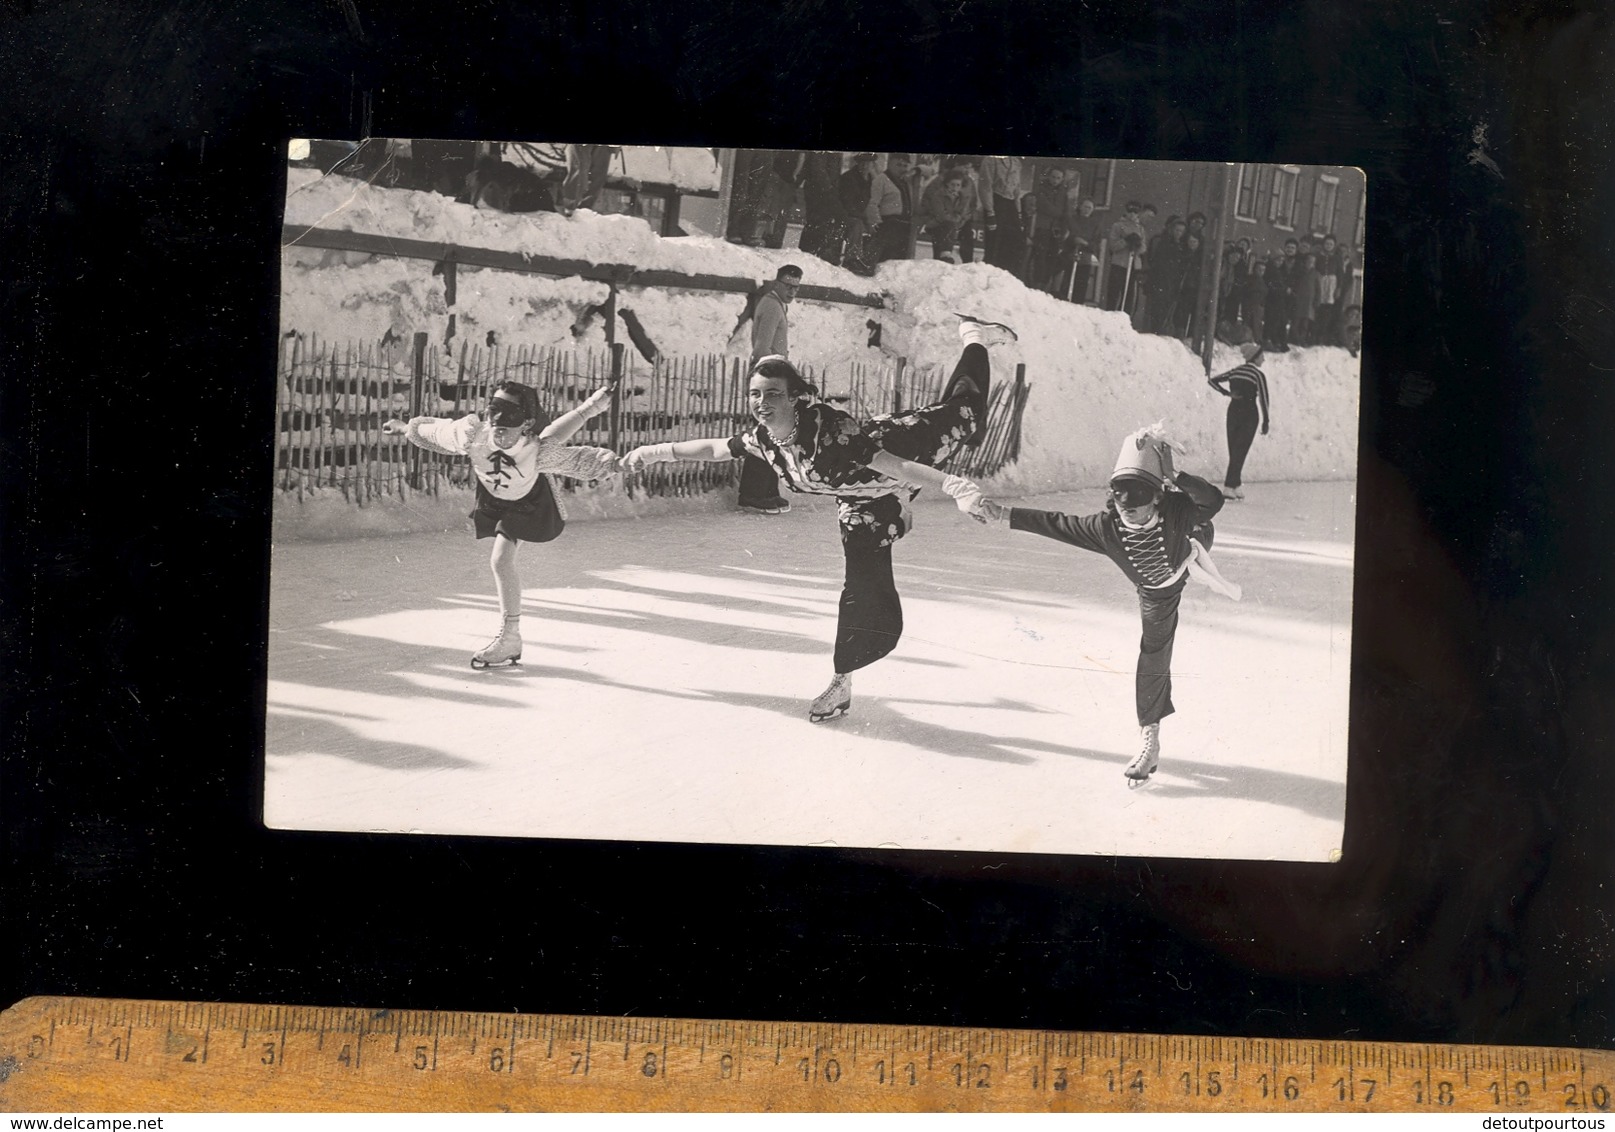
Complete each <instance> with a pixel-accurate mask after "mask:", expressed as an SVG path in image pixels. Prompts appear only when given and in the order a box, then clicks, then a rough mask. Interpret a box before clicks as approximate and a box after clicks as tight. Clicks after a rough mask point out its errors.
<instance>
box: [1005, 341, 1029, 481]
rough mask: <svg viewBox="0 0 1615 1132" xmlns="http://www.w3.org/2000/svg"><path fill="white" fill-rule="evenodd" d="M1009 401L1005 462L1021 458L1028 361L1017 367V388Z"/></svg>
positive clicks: (1013, 390)
mask: <svg viewBox="0 0 1615 1132" xmlns="http://www.w3.org/2000/svg"><path fill="white" fill-rule="evenodd" d="M1010 392H1011V399H1010V402H1009V412H1010V418H1009V420H1010V425H1009V442H1008V443H1007V444H1006V445H1005V446H1004V459H1005V462H1006V463H1007V462H1010V461H1013V460H1019V459H1020V458H1021V413H1022V412H1023V411H1024V410H1025V408H1026V363H1025V362H1021V363H1019V364H1018V365H1016V367H1015V388H1014V389H1012V390H1011V391H1010Z"/></svg>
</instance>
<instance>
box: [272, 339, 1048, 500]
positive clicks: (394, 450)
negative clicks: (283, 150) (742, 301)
mask: <svg viewBox="0 0 1615 1132" xmlns="http://www.w3.org/2000/svg"><path fill="white" fill-rule="evenodd" d="M803 370H804V372H805V374H806V376H808V377H809V379H810V380H813V381H815V382H816V383H817V384H818V385H819V386H820V389H821V393H822V395H823V396H824V397H825V398H826V399H827V400H829V401H830V402H832V403H834V404H838V405H841V406H842V407H844V408H846V409H847V411H849V412H850V413H852V414H853V415H854V416H855V417H858V418H859V419H866V418H868V417H870V416H874V415H877V414H880V413H887V412H895V411H900V410H903V409H909V408H914V407H916V406H919V405H924V404H927V403H929V402H932V401H934V400H936V399H937V397H939V396H940V394H941V391H942V385H943V382H944V381H945V380H946V377H947V372H946V371H944V370H942V369H938V368H918V367H911V366H908V365H906V364H905V363H904V362H903V361H902V360H901V359H899V360H898V361H897V362H896V363H894V364H892V365H879V364H875V365H853V366H851V367H849V368H848V369H847V370H845V371H841V372H838V373H835V374H829V373H815V372H814V371H813V369H812V367H808V366H804V367H803ZM614 377H616V378H618V384H617V386H616V388H617V396H616V397H615V398H614V399H613V404H612V408H611V411H610V412H608V413H602V414H601V415H600V416H598V417H596V418H595V419H594V420H593V421H592V422H591V423H589V424H587V425H585V426H584V428H583V429H582V430H581V431H580V432H578V433H577V434H576V436H575V437H574V443H577V444H593V445H599V446H601V447H606V448H611V449H613V450H615V451H617V452H626V451H628V450H629V449H630V448H633V447H635V446H637V445H640V444H652V443H660V442H663V441H669V440H686V439H691V438H694V437H705V436H727V435H732V434H734V433H736V432H740V431H741V430H743V429H744V428H746V427H748V426H749V424H750V423H751V420H750V416H749V414H748V413H747V411H746V398H745V378H746V369H745V365H744V363H743V362H742V361H741V360H740V359H738V358H729V357H723V356H719V355H708V356H702V357H691V358H663V359H661V360H659V361H658V362H657V363H656V364H655V365H654V366H645V365H644V364H643V363H641V362H640V360H639V358H638V356H637V355H635V354H632V353H625V352H624V351H623V350H622V349H621V347H620V346H619V347H618V348H617V349H616V350H615V351H611V350H577V351H573V350H558V349H555V348H553V347H547V346H519V345H516V346H503V347H492V348H487V349H484V348H482V347H478V346H474V345H471V344H470V343H462V345H461V348H460V351H459V356H458V358H457V359H452V360H451V359H449V358H447V357H445V356H444V355H443V354H442V353H441V352H439V351H437V350H432V349H428V348H427V342H426V336H425V335H424V334H417V335H415V337H414V339H413V341H410V342H404V341H395V342H390V343H388V344H386V345H382V346H376V345H371V344H356V343H351V342H343V343H336V342H326V341H320V340H319V339H317V338H313V337H310V338H308V339H306V340H305V339H303V338H300V337H291V338H286V339H283V340H282V343H281V353H280V362H279V366H278V381H277V386H276V389H277V392H276V410H277V429H276V441H275V485H276V487H277V489H278V490H280V491H282V492H285V493H287V494H288V495H289V496H290V495H295V496H296V498H297V499H298V500H299V501H301V500H302V499H303V498H304V496H305V495H306V494H308V493H309V492H311V491H313V490H316V489H321V490H324V489H334V490H337V491H340V492H341V493H342V496H343V498H344V499H346V500H347V501H348V502H350V503H353V504H355V505H357V506H365V505H367V504H369V503H370V502H371V501H372V500H375V499H376V498H378V497H388V496H395V497H401V496H404V495H405V494H407V493H408V492H411V491H419V492H425V493H428V494H437V493H438V492H440V491H441V490H443V489H444V488H445V487H451V488H463V487H467V486H469V484H470V479H471V470H470V467H469V465H468V463H467V461H466V459H465V458H464V457H462V456H446V455H442V454H440V453H434V452H427V451H425V450H423V449H420V448H416V447H415V446H414V445H411V444H410V443H409V442H408V441H407V440H405V439H404V438H403V437H402V436H390V435H387V434H386V433H384V432H382V429H381V426H382V422H384V421H386V420H389V419H400V420H403V419H408V418H409V417H411V416H435V417H460V416H464V415H465V414H466V413H469V412H474V411H477V410H478V409H480V408H481V407H482V406H483V404H484V403H485V402H486V400H487V398H488V396H489V394H490V393H491V392H492V391H493V389H494V387H495V386H497V385H498V384H499V383H500V382H502V381H519V382H521V383H523V384H525V385H530V386H532V387H533V388H534V389H536V390H537V391H538V394H539V400H540V402H541V403H542V404H543V405H544V406H545V408H546V409H547V410H548V411H549V412H550V413H552V414H553V415H557V416H558V415H560V414H561V413H563V412H566V411H567V410H568V409H570V408H572V407H573V406H575V405H577V404H578V403H580V402H581V401H582V400H583V399H584V398H585V397H587V396H588V395H589V394H590V393H591V392H592V391H593V390H595V389H598V388H600V387H602V386H605V385H609V384H610V383H611V382H612V380H613V378H614ZM1029 393H1030V388H1029V387H1028V386H1027V385H1026V382H1025V367H1024V366H1022V367H1018V368H1017V371H1016V375H1015V380H1014V382H1013V383H1009V382H999V383H998V384H997V386H996V388H995V389H994V391H993V395H992V399H991V401H990V403H989V408H988V419H987V425H986V429H985V434H984V436H983V437H982V438H981V440H980V443H979V444H978V446H977V447H975V448H967V449H964V450H962V451H960V452H959V453H957V454H956V455H955V456H954V457H953V458H952V459H951V460H949V461H948V462H947V464H946V465H945V467H946V469H947V470H948V471H951V472H956V473H959V474H962V475H975V476H983V475H991V474H992V473H993V472H996V471H997V470H998V469H999V468H1001V467H1003V466H1004V465H1005V464H1006V463H1010V462H1013V461H1014V460H1015V459H1016V458H1018V457H1019V455H1020V421H1021V415H1022V413H1023V412H1024V410H1025V407H1026V400H1027V397H1028V395H1029ZM737 477H738V463H737V462H734V461H725V462H722V463H713V464H696V463H676V464H659V465H653V466H651V467H649V468H646V469H644V470H643V471H641V472H638V473H635V475H634V476H632V477H631V478H630V479H629V481H628V482H627V483H626V484H625V487H626V488H627V490H628V491H629V492H630V493H635V492H638V491H643V492H645V493H646V494H647V495H651V496H658V497H660V496H687V495H698V494H702V493H705V492H708V491H713V490H718V489H723V488H728V487H730V486H732V485H733V484H734V483H735V482H736V480H737ZM557 483H558V484H559V485H560V486H561V487H562V488H563V490H568V491H580V490H587V485H583V484H579V483H577V482H576V481H573V480H568V479H565V478H560V479H558V480H557Z"/></svg>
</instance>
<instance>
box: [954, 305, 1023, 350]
mask: <svg viewBox="0 0 1615 1132" xmlns="http://www.w3.org/2000/svg"><path fill="white" fill-rule="evenodd" d="M953 313H954V317H955V318H957V319H958V320H959V340H960V341H962V342H963V343H964V344H965V345H966V346H968V345H970V344H971V343H972V342H975V343H979V344H980V345H983V346H1002V345H1004V344H1006V343H1009V342H1018V341H1020V335H1018V334H1016V333H1015V332H1014V331H1013V330H1011V329H1010V328H1009V327H1008V326H1005V325H1004V324H1003V323H1002V322H992V321H990V320H988V319H985V318H977V317H976V316H975V315H973V314H960V313H959V312H958V311H954V312H953Z"/></svg>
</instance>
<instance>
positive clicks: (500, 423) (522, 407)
mask: <svg viewBox="0 0 1615 1132" xmlns="http://www.w3.org/2000/svg"><path fill="white" fill-rule="evenodd" d="M483 416H484V418H485V419H486V420H487V422H488V423H489V424H491V425H493V426H494V427H495V428H515V427H516V426H518V425H525V426H526V428H527V431H528V432H529V433H531V434H532V435H534V436H537V435H538V434H539V433H540V432H541V431H543V429H544V428H545V426H547V425H548V424H549V423H550V415H549V414H548V413H546V412H545V411H544V406H543V405H541V404H539V401H538V390H536V389H534V388H533V387H532V386H531V385H523V384H522V383H521V382H519V381H501V382H500V383H499V385H498V387H497V388H495V389H494V391H493V395H492V396H491V397H489V398H488V408H487V410H486V411H485V412H484V414H483Z"/></svg>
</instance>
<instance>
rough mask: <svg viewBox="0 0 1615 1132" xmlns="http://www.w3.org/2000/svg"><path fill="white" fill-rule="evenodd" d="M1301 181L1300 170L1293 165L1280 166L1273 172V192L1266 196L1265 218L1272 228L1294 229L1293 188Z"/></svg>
mask: <svg viewBox="0 0 1615 1132" xmlns="http://www.w3.org/2000/svg"><path fill="white" fill-rule="evenodd" d="M1300 179H1301V170H1300V169H1297V168H1296V167H1295V166H1294V165H1280V166H1279V167H1278V168H1276V169H1274V170H1273V191H1272V192H1271V193H1270V194H1268V204H1267V218H1268V219H1269V220H1271V221H1272V222H1273V225H1274V227H1277V228H1285V229H1291V230H1293V229H1294V228H1295V186H1296V183H1297V182H1298V181H1300Z"/></svg>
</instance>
